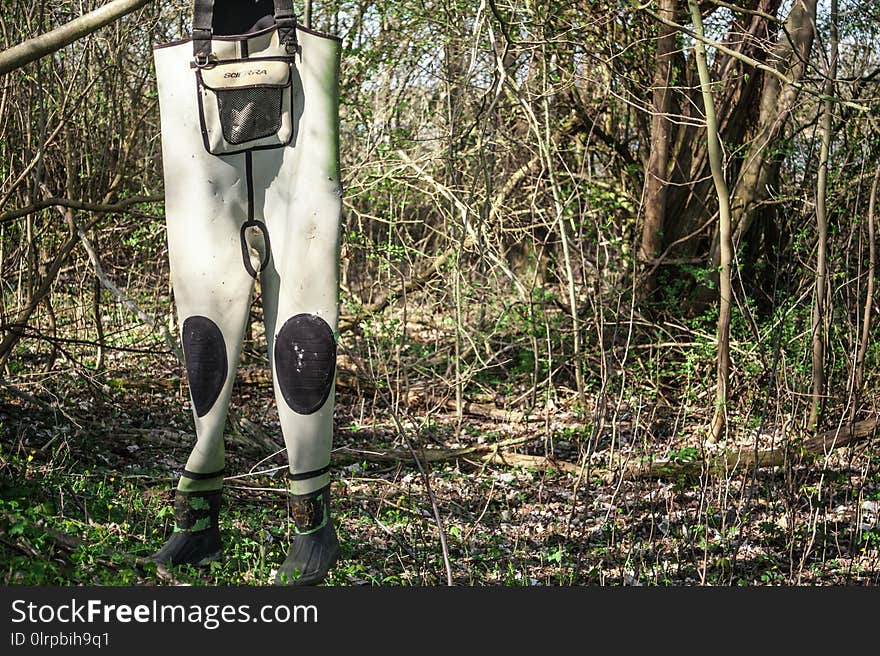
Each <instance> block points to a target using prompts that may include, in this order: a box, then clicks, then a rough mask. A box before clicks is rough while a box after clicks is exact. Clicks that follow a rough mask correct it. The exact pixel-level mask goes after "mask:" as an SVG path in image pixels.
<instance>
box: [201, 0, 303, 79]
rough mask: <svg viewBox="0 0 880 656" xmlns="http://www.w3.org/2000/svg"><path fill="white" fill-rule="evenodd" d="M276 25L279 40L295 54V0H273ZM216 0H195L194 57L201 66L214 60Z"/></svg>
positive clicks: (289, 52)
mask: <svg viewBox="0 0 880 656" xmlns="http://www.w3.org/2000/svg"><path fill="white" fill-rule="evenodd" d="M273 1H274V17H275V26H276V27H277V28H278V41H279V43H281V44H282V45H283V46H284V47H285V48H286V50H287V52H288V54H293V53H294V52H296V49H297V42H296V12H295V11H294V10H293V0H273ZM214 4H215V1H214V0H193V25H192V40H193V57H194V59H195V65H196V66H198V67H199V68H203V67H205V66H208V65H210V64H211V63H212V61H213V60H214V55H213V54H212V53H211V38H212V37H213V36H214Z"/></svg>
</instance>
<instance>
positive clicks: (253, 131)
mask: <svg viewBox="0 0 880 656" xmlns="http://www.w3.org/2000/svg"><path fill="white" fill-rule="evenodd" d="M282 92H283V89H281V88H266V87H258V88H249V89H229V90H226V91H218V92H217V101H218V103H219V106H220V107H219V109H220V125H221V127H222V128H223V138H224V139H226V141H228V142H229V143H231V144H242V143H246V142H248V141H254V140H255V139H262V138H263V137H268V136H270V135H273V134H275V133H276V132H278V130H279V129H280V128H281V96H282Z"/></svg>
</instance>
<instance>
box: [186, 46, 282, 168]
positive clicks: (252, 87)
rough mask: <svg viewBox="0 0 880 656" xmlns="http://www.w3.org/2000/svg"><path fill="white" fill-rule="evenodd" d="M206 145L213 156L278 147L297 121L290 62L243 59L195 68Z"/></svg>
mask: <svg viewBox="0 0 880 656" xmlns="http://www.w3.org/2000/svg"><path fill="white" fill-rule="evenodd" d="M196 76H197V79H198V83H199V107H200V111H201V114H202V116H201V118H202V135H203V137H204V141H205V148H206V149H207V150H208V152H209V153H212V154H214V155H229V154H232V153H240V152H244V151H247V150H253V149H262V148H278V147H281V146H285V145H287V144H288V143H290V140H291V139H292V137H293V131H294V125H293V116H292V114H291V107H292V105H293V99H292V96H293V76H292V74H291V64H290V63H288V62H286V61H280V60H263V61H255V60H252V59H250V60H241V61H233V62H225V63H221V64H217V65H215V66H213V67H211V68H203V69H199V70H198V71H196Z"/></svg>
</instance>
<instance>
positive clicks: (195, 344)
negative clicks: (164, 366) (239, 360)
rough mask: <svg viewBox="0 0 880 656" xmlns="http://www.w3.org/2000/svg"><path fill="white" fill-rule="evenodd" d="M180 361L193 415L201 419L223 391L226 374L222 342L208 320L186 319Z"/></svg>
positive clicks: (211, 322)
mask: <svg viewBox="0 0 880 656" xmlns="http://www.w3.org/2000/svg"><path fill="white" fill-rule="evenodd" d="M183 357H184V360H186V375H187V380H188V381H189V391H190V394H191V395H192V401H193V407H194V408H195V410H196V415H197V416H199V417H204V416H205V415H206V414H208V411H209V410H210V409H211V408H212V407H213V405H214V403H215V402H216V401H217V397H218V396H220V391H221V390H222V389H223V383H225V382H226V374H227V373H228V368H227V362H226V342H224V341H223V333H222V332H220V328H219V327H218V326H217V324H216V323H214V322H213V321H211V320H210V319H208V317H200V316H194V317H187V318H186V320H185V321H184V322H183Z"/></svg>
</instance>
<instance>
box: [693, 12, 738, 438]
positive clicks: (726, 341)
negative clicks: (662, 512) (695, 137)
mask: <svg viewBox="0 0 880 656" xmlns="http://www.w3.org/2000/svg"><path fill="white" fill-rule="evenodd" d="M688 7H689V8H690V10H691V18H692V20H693V22H694V31H695V32H696V33H697V34H698V35H699V36H703V34H704V32H703V19H702V16H701V15H700V8H699V6H698V5H697V2H696V0H688ZM694 53H695V58H696V60H697V72H698V74H699V77H700V92H701V93H702V96H703V105H704V107H705V111H706V142H707V153H708V155H709V166H710V168H711V170H712V182H713V184H714V185H715V192H716V194H717V196H718V235H719V243H720V245H721V248H720V254H721V262H720V267H719V271H718V277H719V307H718V329H717V342H718V347H717V374H718V376H717V384H716V387H715V410H714V417H713V418H712V425H711V427H710V431H709V441H711V442H714V441H716V440H717V439H718V438H719V437H721V435H722V433H723V432H724V429H725V427H726V426H727V391H728V384H729V382H730V304H731V300H732V299H731V296H732V290H731V286H730V263H731V259H732V257H731V255H732V253H731V251H732V249H731V245H730V195H729V192H728V189H727V182H726V181H725V179H724V166H723V162H722V154H721V143H720V141H719V138H718V119H717V117H716V116H715V101H714V99H713V97H712V86H711V84H712V80H711V79H710V77H709V67H708V65H707V64H706V47H705V45H704V44H703V42H702V41H699V40H698V41H696V43H695V44H694Z"/></svg>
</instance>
